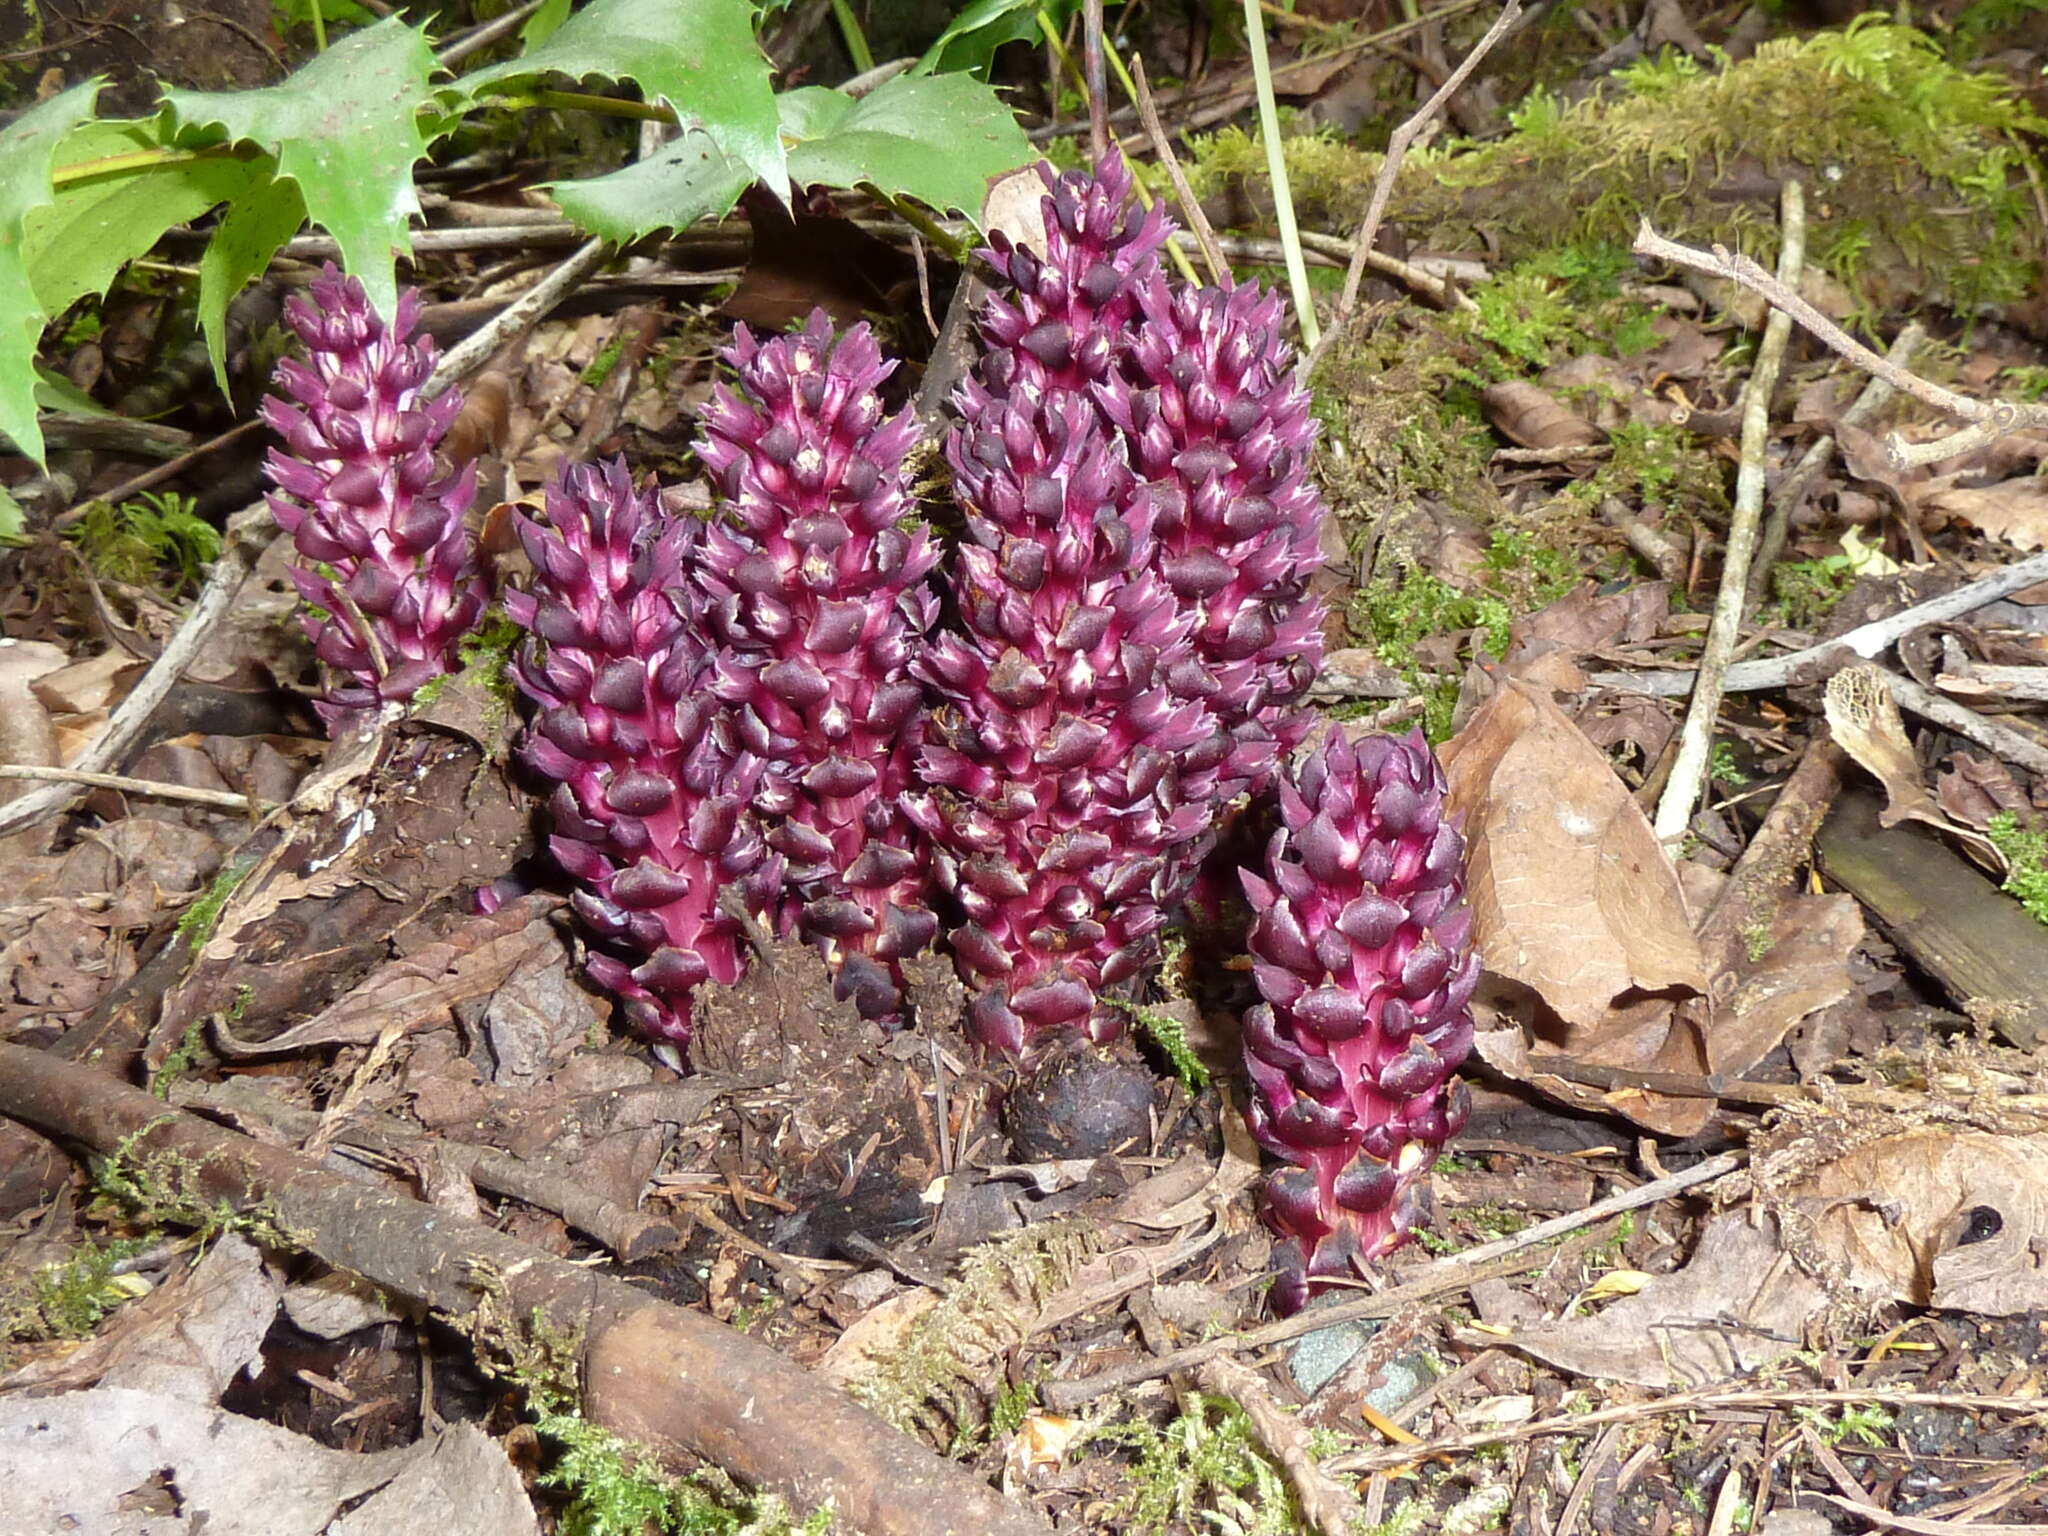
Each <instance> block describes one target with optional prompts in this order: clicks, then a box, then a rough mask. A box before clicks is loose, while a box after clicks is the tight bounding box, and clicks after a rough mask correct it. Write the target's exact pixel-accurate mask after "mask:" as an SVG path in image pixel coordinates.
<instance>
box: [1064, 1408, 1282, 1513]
mask: <svg viewBox="0 0 2048 1536" xmlns="http://www.w3.org/2000/svg"><path fill="white" fill-rule="evenodd" d="M1084 1443H1086V1444H1091V1445H1112V1446H1119V1447H1122V1448H1124V1449H1126V1450H1129V1451H1131V1452H1133V1453H1134V1454H1135V1458H1136V1459H1135V1462H1134V1464H1133V1466H1132V1467H1131V1481H1132V1483H1133V1484H1134V1485H1135V1487H1134V1489H1133V1491H1132V1492H1131V1493H1130V1494H1129V1495H1128V1496H1127V1497H1125V1498H1124V1499H1123V1500H1122V1501H1121V1502H1120V1503H1119V1505H1118V1506H1117V1508H1116V1509H1115V1510H1114V1511H1113V1519H1114V1520H1116V1521H1121V1522H1124V1528H1126V1529H1130V1530H1135V1531H1153V1532H1162V1533H1163V1532H1166V1531H1171V1530H1195V1531H1201V1530H1218V1531H1229V1532H1232V1533H1233V1536H1294V1533H1296V1532H1299V1531H1301V1530H1302V1529H1304V1527H1303V1525H1302V1519H1301V1512H1300V1509H1299V1507H1298V1506H1297V1504H1296V1502H1295V1498H1294V1493H1293V1491H1292V1489H1290V1488H1289V1486H1288V1484H1287V1479H1286V1478H1285V1477H1283V1476H1282V1475H1281V1472H1280V1469H1279V1468H1278V1467H1276V1466H1275V1465H1274V1464H1273V1463H1272V1462H1271V1461H1270V1460H1269V1459H1268V1458H1267V1456H1266V1454H1265V1452H1264V1451H1263V1450H1262V1449H1261V1448H1260V1446H1259V1443H1258V1438H1257V1436H1256V1435H1255V1434H1254V1433H1253V1430H1252V1425H1251V1420H1250V1418H1249V1417H1248V1416H1247V1415H1246V1413H1245V1411H1244V1409H1242V1408H1241V1407H1239V1406H1238V1405H1237V1404H1236V1403H1234V1402H1232V1401H1231V1400H1230V1399H1228V1398H1223V1397H1211V1396H1207V1395H1205V1394H1201V1393H1192V1394H1190V1395H1189V1396H1188V1397H1187V1398H1186V1400H1185V1403H1184V1409H1183V1411H1182V1412H1181V1413H1180V1414H1179V1415H1177V1416H1176V1417H1175V1418H1173V1419H1172V1420H1170V1421H1169V1422H1168V1423H1167V1424H1166V1426H1165V1427H1164V1428H1163V1429H1161V1428H1155V1427H1154V1426H1153V1425H1151V1424H1148V1423H1145V1422H1144V1421H1142V1420H1139V1421H1136V1422H1132V1423H1124V1424H1102V1425H1098V1426H1096V1427H1095V1428H1093V1429H1091V1430H1090V1431H1089V1432H1088V1434H1087V1435H1086V1437H1085V1440H1084Z"/></svg>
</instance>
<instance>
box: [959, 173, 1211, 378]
mask: <svg viewBox="0 0 2048 1536" xmlns="http://www.w3.org/2000/svg"><path fill="white" fill-rule="evenodd" d="M1038 174H1039V177H1040V179H1041V180H1043V181H1044V182H1045V187H1046V196H1045V197H1044V198H1043V199H1041V206H1042V207H1043V209H1044V210H1045V242H1046V252H1045V255H1044V256H1043V257H1039V256H1038V255H1036V254H1034V253H1033V252H1031V251H1029V250H1026V249H1025V248H1024V247H1022V246H1019V245H1015V244H1013V243H1012V242H1011V241H1010V239H1009V237H1008V236H1006V235H1004V234H1002V233H1001V232H1000V231H998V232H997V233H996V234H995V235H994V236H993V238H992V244H993V246H994V249H993V250H990V251H986V252H984V253H983V255H984V257H985V258H986V259H987V261H988V262H989V264H990V265H991V266H993V267H994V268H995V269H996V273H997V276H998V279H999V287H998V291H997V292H996V293H995V294H994V295H993V296H992V297H991V298H990V300H989V302H988V304H987V306H986V307H985V308H984V309H983V311H982V314H981V319H980V326H981V336H982V345H983V346H984V347H985V348H986V349H987V356H986V357H985V358H984V359H983V360H982V369H983V372H984V382H985V383H986V384H987V385H988V386H989V387H990V388H992V389H995V390H996V391H998V392H999V393H1010V392H1021V393H1023V394H1024V395H1025V396H1027V397H1028V398H1032V399H1037V398H1039V397H1041V396H1042V395H1043V394H1044V392H1045V391H1047V390H1050V389H1086V388H1088V387H1089V386H1090V385H1093V384H1098V383H1102V382H1104V381H1106V380H1109V379H1111V378H1112V377H1113V376H1114V375H1115V372H1116V368H1117V364H1118V361H1119V359H1120V356H1121V354H1122V351H1123V348H1124V343H1125V333H1126V331H1127V330H1128V329H1129V327H1130V325H1131V322H1132V320H1133V319H1134V318H1135V317H1136V315H1137V313H1138V295H1139V294H1140V293H1141V292H1142V291H1143V289H1144V287H1145V285H1146V284H1148V283H1149V282H1150V281H1152V280H1153V279H1154V278H1156V277H1157V276H1158V273H1159V248H1160V246H1162V245H1163V244H1165V242H1166V237H1167V234H1168V232H1169V231H1170V230H1171V228H1172V226H1171V225H1170V224H1169V223H1168V222H1167V218H1166V214H1165V213H1164V211H1163V210H1162V209H1161V208H1160V207H1159V206H1158V205H1157V204H1154V205H1153V207H1152V209H1151V210H1150V211H1149V212H1147V213H1146V214H1144V215H1143V216H1142V217H1141V218H1139V219H1138V220H1137V221H1136V223H1135V224H1134V223H1132V221H1131V218H1130V213H1131V208H1130V202H1131V173H1130V171H1129V169H1128V168H1126V167H1125V165H1124V162H1123V156H1122V155H1121V154H1120V153H1119V152H1118V151H1117V150H1115V149H1112V150H1110V152H1109V153H1108V154H1107V155H1106V156H1104V157H1103V159H1102V160H1101V161H1100V163H1098V164H1097V165H1096V167H1095V174H1094V175H1093V176H1090V175H1088V174H1086V173H1085V172H1081V171H1069V172H1067V173H1066V174H1065V175H1055V174H1054V172H1053V169H1052V167H1051V166H1050V165H1046V164H1043V163H1041V164H1040V165H1039V167H1038Z"/></svg>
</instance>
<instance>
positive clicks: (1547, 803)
mask: <svg viewBox="0 0 2048 1536" xmlns="http://www.w3.org/2000/svg"><path fill="white" fill-rule="evenodd" d="M1442 756H1443V761H1444V767H1445V770H1446V772H1447V773H1448V774H1449V776H1450V784H1451V796H1450V805H1451V809H1452V810H1453V812H1454V813H1455V814H1457V815H1458V816H1460V817H1461V818H1462V819H1463V821H1464V826H1465V836H1466V840H1467V851H1468V858H1469V861H1470V866H1469V867H1470V876H1469V884H1468V890H1469V892H1470V899H1471V903H1472V910H1473V917H1474V924H1473V934H1474V940H1475V942H1476V943H1477V945H1478V947H1479V951H1480V953H1481V954H1482V955H1483V956H1484V958H1485V961H1486V967H1487V969H1488V970H1489V971H1490V972H1492V973H1493V974H1494V975H1496V976H1501V977H1506V978H1508V979H1510V980H1513V981H1516V982H1519V983H1521V984H1523V985H1525V986H1527V987H1529V988H1531V989H1532V990H1533V991H1534V992H1535V993H1536V994H1537V995H1538V996H1539V997H1541V998H1542V999H1543V1001H1544V1002H1545V1003H1546V1004H1548V1005H1549V1006H1550V1007H1551V1008H1552V1009H1553V1010H1555V1012H1556V1013H1557V1015H1558V1016H1559V1018H1561V1019H1562V1020H1564V1021H1565V1022H1566V1023H1567V1024H1568V1025H1572V1026H1576V1027H1577V1028H1578V1029H1579V1030H1581V1031H1585V1030H1592V1029H1596V1028H1599V1027H1601V1026H1603V1025H1604V1024H1606V1023H1607V1022H1608V1021H1609V1020H1610V1019H1611V1017H1612V1013H1613V1009H1614V1006H1615V1004H1616V1002H1617V1001H1618V1000H1621V999H1623V998H1624V997H1625V996H1626V995H1629V994H1642V993H1651V992H1663V991H1668V990H1676V991H1680V992H1700V991H1703V990H1704V989H1705V987H1706V981H1707V977H1706V967H1705V964H1704V961H1703V959H1702V957H1701V954H1700V948H1699V943H1698V941H1697V940H1696V939H1695V938H1694V937H1693V932H1692V925H1691V922H1690V920H1689V918H1688V916H1687V913H1686V909H1685V901H1684V897H1683V895H1682V894H1681V892H1680V890H1679V885H1678V875H1677V871H1676V870H1675V869H1674V868H1673V867H1672V863H1671V860H1670V858H1669V857H1668V856H1667V855H1666V854H1665V852H1664V850H1663V848H1662V847H1661V846H1660V845H1659V844H1658V842H1657V839H1656V835H1655V833H1653V832H1652V831H1651V829H1650V823H1649V820H1648V818H1647V817H1645V816H1644V815H1643V812H1642V809H1641V807H1639V806H1638V805H1637V804H1636V802H1635V800H1634V799H1633V797H1631V796H1630V794H1629V793H1628V790H1627V789H1626V788H1625V787H1624V786H1623V784H1622V783H1621V781H1620V780H1619V779H1617V778H1616V777H1615V776H1614V771H1613V769H1611V768H1610V767H1609V766H1608V764H1607V761H1606V759H1605V758H1603V757H1602V756H1601V755H1600V753H1599V751H1598V750H1597V749H1596V748H1595V747H1594V746H1593V745H1592V743H1591V742H1589V741H1587V740H1586V738H1585V736H1584V735H1583V734H1582V733H1581V732H1580V731H1579V729H1578V727H1576V726H1574V725H1573V724H1572V723H1571V721H1570V720H1569V719H1567V718H1566V717H1565V715H1564V712H1563V711H1562V710H1560V709H1559V708H1558V707H1557V705H1556V704H1555V703H1553V702H1552V701H1551V700H1550V699H1549V698H1548V697H1547V696H1546V695H1544V694H1542V693H1540V692H1538V691H1537V690H1536V689H1533V688H1530V687H1529V686H1527V685H1526V684H1523V683H1519V682H1515V681H1512V680H1511V681H1509V682H1508V683H1507V684H1506V686H1504V687H1503V688H1502V689H1501V691H1500V692H1499V693H1497V694H1496V695H1495V696H1494V697H1493V698H1492V699H1491V700H1489V701H1488V702H1487V703H1486V704H1484V705H1482V706H1481V707H1480V709H1479V711H1478V712H1477V713H1476V714H1475V715H1474V716H1473V717H1472V719H1471V720H1470V722H1468V723H1467V725H1466V726H1465V728H1464V729H1463V730H1462V731H1460V732H1459V733H1458V734H1457V736H1455V737H1454V738H1452V740H1451V741H1450V742H1448V743H1446V744H1445V746H1444V749H1443V753H1442Z"/></svg>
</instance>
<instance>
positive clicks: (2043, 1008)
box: [1814, 790, 2048, 1051]
mask: <svg viewBox="0 0 2048 1536" xmlns="http://www.w3.org/2000/svg"><path fill="white" fill-rule="evenodd" d="M1881 809H1882V805H1881V802H1880V801H1879V799H1878V797H1877V796H1875V795H1871V794H1868V793H1865V792H1863V791H1860V790H1858V791H1853V792H1850V793H1847V794H1844V795H1842V796H1841V797H1840V798H1839V799H1838V800H1837V801H1836V803H1835V810H1834V813H1833V815H1831V816H1830V817H1829V818H1828V821H1827V823H1826V824H1825V825H1824V826H1823V827H1822V828H1821V830H1820V835H1819V836H1818V837H1817V838H1816V839H1815V843H1814V846H1815V849H1816V850H1817V851H1818V852H1819V854H1820V860H1821V868H1822V869H1823V870H1824V871H1826V873H1827V875H1828V878H1829V879H1831V880H1834V881H1836V882H1837V883H1839V884H1840V885H1841V886H1842V887H1843V888H1844V889H1845V890H1847V891H1848V892H1849V893H1850V894H1851V895H1852V896H1854V897H1855V898H1856V899H1857V900H1858V901H1860V902H1862V903H1863V905H1864V906H1865V907H1867V908H1868V909H1869V910H1870V913H1871V915H1872V916H1873V917H1875V918H1876V919H1877V921H1878V923H1879V924H1880V925H1882V926H1883V928H1884V930H1885V931H1886V932H1887V933H1888V934H1890V935H1891V937H1892V939H1893V940H1894V941H1895V942H1896V943H1897V944H1898V946H1899V948H1900V949H1902V950H1904V951H1905V952H1906V954H1907V955H1908V956H1910V957H1911V958H1912V959H1913V961H1914V962H1915V963H1916V964H1917V965H1919V966H1920V967H1921V968H1922V969H1923V970H1925V971H1926V972H1927V973H1928V974H1929V975H1930V976H1932V977H1933V978H1934V979H1935V980H1936V981H1938V982H1939V983H1940V984H1941V986H1942V987H1943V989H1944V990H1945V991H1947V992H1948V994H1949V995H1950V996H1951V997H1953V998H1955V1000H1956V1001H1957V1002H1958V1003H1960V1004H1962V1005H1963V1007H1964V1008H1965V1009H1966V1010H1968V1011H1969V1013H1970V1014H1971V1015H1972V1016H1973V1017H1975V1018H1977V1019H1978V1020H1979V1022H1981V1023H1986V1024H1989V1025H1990V1026H1991V1027H1992V1028H1993V1029H1995V1030H1997V1032H1998V1033H1999V1034H2000V1035H2002V1036H2004V1037H2005V1038H2006V1039H2007V1040H2009V1041H2011V1042H2012V1043H2013V1044H2014V1045H2016V1046H2018V1047H2019V1048H2020V1049H2021V1050H2025V1051H2031V1050H2033V1049H2035V1048H2036V1047H2037V1046H2039V1045H2040V1044H2041V1043H2042V1042H2043V1041H2048V927H2043V926H2042V925H2041V924H2039V923H2037V922H2035V921H2034V920H2033V918H2031V917H2029V916H2028V915H2027V912H2026V909H2025V908H2024V907H2022V906H2021V905H2020V904H2019V903H2018V902H2016V901H2014V900H2013V899H2012V898H2011V897H2010V896H2006V895H2003V894H2002V893H2001V892H2000V891H1999V889H1998V887H1997V885H1996V884H1994V883H1993V881H1992V879H1991V877H1990V876H1988V875H1986V874H1984V873H1983V872H1982V871H1981V870H1979V869H1977V868H1976V867H1975V866H1973V865H1972V864H1970V863H1969V862H1968V861H1967V860H1966V859H1964V858H1963V857H1962V855H1961V854H1958V853H1956V852H1955V851H1954V850H1952V849H1951V848H1950V847H1949V846H1948V845H1947V844H1946V843H1944V842H1943V841H1942V840H1941V838H1940V837H1938V836H1936V835H1935V834H1934V833H1933V832H1930V831H1929V830H1927V829H1926V828H1925V827H1922V826H1919V825H1916V824H1913V823H1904V824H1901V825H1899V826H1896V827H1893V828H1891V829H1890V830H1888V831H1887V830H1885V829H1884V828H1883V827H1881V826H1880V825H1879V823H1878V814H1879V812H1880V810H1881Z"/></svg>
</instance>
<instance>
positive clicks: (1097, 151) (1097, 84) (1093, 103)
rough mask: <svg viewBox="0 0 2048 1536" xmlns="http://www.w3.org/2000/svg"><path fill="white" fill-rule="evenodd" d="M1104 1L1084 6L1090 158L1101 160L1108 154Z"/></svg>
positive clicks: (1084, 85)
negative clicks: (1103, 64)
mask: <svg viewBox="0 0 2048 1536" xmlns="http://www.w3.org/2000/svg"><path fill="white" fill-rule="evenodd" d="M1102 53H1103V48H1102V0H1085V3H1084V4H1083V5H1082V7H1081V72H1082V89H1084V90H1085V91H1087V93H1088V151H1089V157H1090V158H1091V159H1093V160H1096V161H1098V162H1099V161H1100V160H1101V159H1102V157H1103V156H1104V155H1106V154H1108V153H1109V86H1108V84H1107V81H1106V77H1105V76H1104V75H1103V72H1102Z"/></svg>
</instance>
